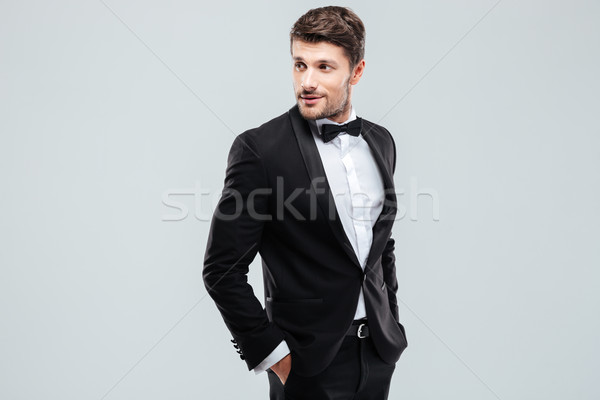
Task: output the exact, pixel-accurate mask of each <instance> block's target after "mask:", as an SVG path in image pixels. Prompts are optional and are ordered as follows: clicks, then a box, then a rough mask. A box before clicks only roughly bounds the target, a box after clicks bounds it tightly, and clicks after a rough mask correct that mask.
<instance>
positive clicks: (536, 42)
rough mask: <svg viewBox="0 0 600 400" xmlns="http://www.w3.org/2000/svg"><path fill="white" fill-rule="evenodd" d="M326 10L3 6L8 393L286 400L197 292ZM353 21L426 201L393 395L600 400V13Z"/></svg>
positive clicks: (3, 307)
mask: <svg viewBox="0 0 600 400" xmlns="http://www.w3.org/2000/svg"><path fill="white" fill-rule="evenodd" d="M319 5H326V4H325V3H319V2H314V1H307V2H282V1H278V2H276V1H258V2H257V1H253V2H242V1H235V2H233V1H220V2H210V3H203V2H197V1H196V2H193V1H169V2H167V1H121V0H106V2H105V3H104V2H103V1H101V0H90V1H74V0H73V1H65V0H60V1H53V2H48V1H20V2H16V1H13V2H7V1H2V2H1V3H0V57H1V61H0V132H1V144H0V164H1V170H0V185H1V186H0V187H1V190H2V195H1V197H0V209H1V210H2V213H1V216H0V221H1V224H0V240H1V243H2V244H1V246H0V265H1V270H0V332H1V340H0V375H1V379H0V398H2V399H221V398H222V399H240V398H249V399H260V398H266V397H267V395H266V393H267V378H266V376H265V375H262V376H254V374H252V373H249V372H248V371H247V369H246V365H245V364H244V363H243V362H241V361H240V360H239V358H238V356H237V354H236V353H235V352H234V351H233V348H232V347H231V344H230V343H229V339H230V335H229V333H228V331H227V330H226V328H225V325H224V324H223V323H222V320H221V317H220V315H219V314H218V312H217V309H216V307H215V306H214V304H213V302H212V300H211V299H210V298H209V297H207V295H206V290H205V289H204V286H203V284H202V281H201V268H202V258H203V254H204V247H205V243H206V238H207V231H208V227H209V223H208V222H207V221H206V219H207V218H206V215H208V214H209V213H210V211H211V210H212V204H211V201H209V200H210V199H212V200H215V199H216V197H217V196H218V194H219V192H220V190H221V188H222V185H223V177H224V170H225V165H226V156H227V152H228V150H229V146H230V145H231V142H232V141H233V139H234V137H235V135H236V134H238V133H240V132H242V131H244V130H246V129H248V128H251V127H255V126H257V125H259V124H261V123H263V122H265V121H267V120H269V119H271V118H273V117H275V116H277V115H280V114H281V113H283V112H285V111H286V110H287V109H289V108H290V107H291V106H292V105H293V104H294V98H293V94H292V84H291V61H290V57H289V47H288V46H289V44H288V36H287V35H288V31H289V28H290V26H291V25H292V24H293V22H294V21H295V20H296V18H298V17H299V16H300V15H301V14H302V13H304V12H305V11H307V10H308V9H309V8H312V7H315V6H319ZM343 5H348V6H350V7H352V8H353V9H354V10H355V11H356V12H357V13H358V14H359V16H360V17H361V18H362V19H363V20H364V22H365V25H366V27H367V51H366V62H367V63H366V71H365V75H364V77H363V79H362V80H361V82H360V83H359V85H358V86H357V87H356V90H355V92H354V98H355V100H354V105H355V107H356V109H357V111H358V114H359V116H363V117H365V118H367V119H370V120H372V121H375V122H379V123H380V124H382V125H384V126H386V127H387V128H388V129H389V130H390V131H391V132H392V133H393V135H394V138H395V140H396V144H397V147H398V165H397V169H396V176H395V181H396V185H397V188H398V190H399V191H401V190H404V192H405V194H404V195H403V196H401V197H400V198H399V200H400V202H401V204H402V205H403V206H404V207H405V209H406V212H407V214H406V215H405V216H404V218H402V219H399V220H398V221H397V222H396V224H395V226H394V236H395V238H396V241H397V259H398V263H397V266H398V279H399V282H400V289H399V299H400V302H401V306H400V315H401V319H402V321H403V323H404V324H405V326H406V330H407V335H408V340H409V347H408V349H407V350H406V352H405V353H404V354H403V356H402V358H401V360H400V362H399V363H398V367H397V370H396V371H397V372H396V374H395V376H394V380H393V386H392V389H391V396H390V398H392V399H436V400H437V399H462V400H467V399H473V400H485V399H501V400H509V399H557V400H558V399H560V400H563V399H597V398H599V397H600V387H599V386H598V384H597V377H598V371H600V362H599V359H600V346H599V344H598V342H599V339H598V336H599V334H600V322H599V319H598V311H599V305H600V304H599V302H600V295H599V294H598V291H597V289H598V278H599V277H600V273H599V272H598V267H599V265H600V263H599V261H600V252H599V246H598V239H599V233H598V226H599V222H600V213H599V212H598V210H597V206H598V204H599V202H600V178H599V174H598V171H599V170H600V136H599V133H600V122H599V119H598V111H599V110H600V107H599V106H600V97H599V95H598V93H599V92H600V79H599V77H598V71H599V70H600V57H599V54H598V50H599V49H600V26H599V23H598V21H599V20H600V5H599V3H598V2H593V1H569V2H567V1H515V0H504V1H500V2H499V3H495V2H493V1H452V2H448V1H441V0H436V1H427V2H423V1H412V2H406V1H404V2H391V1H390V2H383V1H373V2H370V3H367V2H365V1H360V2H358V1H349V2H347V3H343ZM411 180H412V182H415V181H416V182H417V184H416V188H415V187H412V188H411ZM195 188H197V189H195ZM194 191H197V192H198V193H200V192H207V193H209V194H208V195H203V196H199V195H196V196H194V195H192V193H194ZM419 192H423V193H431V194H432V196H429V195H427V194H425V195H420V196H418V198H417V200H418V201H417V202H416V204H414V203H413V204H411V202H410V198H411V196H413V197H414V196H415V195H416V193H419ZM177 193H184V194H177ZM185 193H188V194H185ZM215 194H216V195H215ZM163 200H166V201H167V203H173V202H175V201H176V202H179V203H181V204H183V205H185V207H187V209H188V210H187V215H186V213H185V212H183V211H181V210H178V209H176V208H173V207H168V206H167V205H166V204H165V202H164V201H163ZM434 200H436V201H437V202H438V203H437V204H438V206H435V201H434ZM417 207H418V210H417ZM416 211H418V217H417V218H412V219H411V218H410V213H411V212H412V213H413V214H414V213H415V212H416ZM436 211H439V220H438V221H435V220H434V217H435V213H436ZM195 214H197V216H198V217H196V216H195ZM170 219H171V220H170ZM258 261H259V260H258V259H257V260H255V262H254V263H253V268H252V272H251V276H250V280H251V282H252V283H253V284H254V285H255V287H256V293H257V295H258V296H259V297H260V296H262V289H261V287H260V283H261V276H260V269H259V268H257V267H258V266H259V262H258Z"/></svg>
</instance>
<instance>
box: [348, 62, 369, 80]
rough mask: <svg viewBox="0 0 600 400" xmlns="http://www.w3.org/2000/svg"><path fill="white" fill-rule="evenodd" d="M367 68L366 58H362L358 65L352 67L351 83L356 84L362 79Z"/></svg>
mask: <svg viewBox="0 0 600 400" xmlns="http://www.w3.org/2000/svg"><path fill="white" fill-rule="evenodd" d="M364 70H365V60H364V59H362V60H360V61H359V62H358V64H356V67H354V68H352V77H351V78H350V84H351V85H356V84H357V83H358V81H359V80H360V77H361V76H362V74H363V72H364Z"/></svg>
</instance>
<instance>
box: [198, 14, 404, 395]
mask: <svg viewBox="0 0 600 400" xmlns="http://www.w3.org/2000/svg"><path fill="white" fill-rule="evenodd" d="M290 43H291V45H290V46H291V54H292V60H293V73H292V74H293V83H294V92H295V95H296V102H297V104H296V105H295V106H294V107H292V108H291V109H290V110H289V111H288V112H286V113H284V114H282V115H281V116H279V117H277V118H274V119H273V120H271V121H269V122H267V123H265V124H263V125H261V126H260V127H258V128H255V129H250V130H248V131H246V132H244V133H242V134H240V135H238V136H237V137H236V139H235V140H234V142H233V145H232V147H231V151H230V153H229V158H228V165H227V171H226V178H225V187H224V189H223V193H222V197H221V199H220V201H219V204H218V205H217V208H216V210H215V215H214V217H213V220H212V223H211V228H210V234H209V239H208V244H207V249H206V254H205V263H204V272H203V277H204V282H205V285H206V288H207V290H208V293H209V294H210V295H211V297H212V298H213V299H214V301H215V303H216V305H217V307H218V309H219V311H220V312H221V314H222V316H223V319H224V320H225V324H226V325H227V327H228V328H229V330H230V332H231V334H232V336H233V340H232V342H233V345H234V348H235V349H237V352H238V353H239V354H240V358H241V359H242V360H245V361H246V363H247V365H248V368H249V369H251V370H252V369H253V370H254V372H255V373H260V372H263V371H265V370H266V371H267V374H268V377H269V384H270V396H271V397H270V398H271V399H311V400H318V399H334V398H335V399H386V398H387V396H388V391H389V385H390V381H391V377H392V373H393V371H394V368H395V364H396V361H397V360H398V359H399V357H400V354H401V353H402V351H403V350H404V349H405V347H406V346H407V342H406V336H405V333H404V327H403V326H402V325H401V324H400V322H399V320H398V305H397V300H396V291H397V289H398V283H397V280H396V272H395V257H394V253H393V252H394V239H392V238H391V236H390V235H391V229H392V224H393V221H394V217H395V215H396V196H395V193H394V183H393V178H392V175H393V171H394V168H395V163H396V160H395V158H396V151H395V145H394V142H393V139H392V136H391V134H390V133H389V132H388V131H387V130H386V129H385V128H383V127H381V126H379V125H376V124H374V123H372V122H369V121H367V120H364V119H361V118H357V117H356V113H355V111H354V109H353V107H352V103H351V98H352V87H353V86H354V85H356V84H357V83H358V81H359V80H360V78H361V76H362V74H363V71H364V68H365V61H364V58H363V57H364V43H365V29H364V26H363V23H362V21H361V20H360V18H359V17H358V16H357V15H356V14H355V13H354V12H352V11H351V10H350V9H348V8H343V7H323V8H317V9H313V10H310V11H308V12H307V13H306V14H305V15H303V16H302V17H300V19H298V21H296V23H295V24H294V26H293V27H292V30H291V34H290ZM257 252H258V253H260V255H261V258H262V267H263V280H264V286H265V287H264V290H265V307H266V308H263V306H262V305H261V303H260V302H259V301H258V299H257V298H256V297H255V295H254V293H253V290H252V287H251V286H250V285H249V284H248V282H247V273H248V265H249V264H250V263H251V261H252V260H253V259H254V257H255V255H256V253H257Z"/></svg>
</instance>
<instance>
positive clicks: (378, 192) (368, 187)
mask: <svg viewBox="0 0 600 400" xmlns="http://www.w3.org/2000/svg"><path fill="white" fill-rule="evenodd" d="M354 119H356V112H355V111H354V108H352V111H351V113H350V117H349V118H348V120H346V121H345V122H343V123H341V124H338V123H336V122H334V121H331V120H329V119H327V118H322V119H318V120H309V121H308V124H309V126H310V129H311V132H312V134H313V138H314V140H315V144H316V145H317V149H318V151H319V156H320V157H321V161H322V162H323V168H324V169H325V174H326V175H327V181H328V182H329V187H330V189H331V194H332V196H333V198H334V200H335V206H336V209H337V212H338V215H339V217H340V221H341V223H342V226H343V228H344V232H345V233H346V236H347V237H348V239H349V240H350V244H351V245H352V248H353V249H354V252H355V253H356V257H357V258H358V261H359V262H360V265H361V267H362V268H363V270H364V268H365V265H366V262H367V257H368V255H369V250H370V249H371V243H372V242H373V226H374V225H375V222H376V221H377V218H378V217H379V214H380V213H381V210H382V209H383V200H384V196H385V193H384V187H383V177H382V176H381V172H380V171H379V168H378V167H377V164H376V162H375V159H374V158H373V154H372V153H371V149H370V148H369V145H368V143H367V142H366V141H365V140H364V139H363V136H362V134H361V135H359V136H351V135H348V134H347V133H345V132H341V133H340V134H339V135H338V136H336V137H335V138H334V139H333V140H331V141H329V142H327V143H325V142H323V140H322V139H321V137H320V134H321V133H320V129H321V126H322V125H323V124H337V125H343V124H345V123H348V122H350V121H352V120H354ZM366 316H367V312H366V309H365V300H364V295H363V290H362V287H361V289H360V294H359V298H358V305H357V307H356V313H355V314H354V319H360V318H365V317H366ZM289 353H290V350H289V347H288V345H287V343H286V342H285V340H282V341H281V343H280V344H279V346H277V347H276V348H275V350H273V352H271V354H269V356H267V358H265V359H264V360H263V361H262V362H261V363H260V364H259V365H257V366H256V367H255V368H254V372H255V373H256V374H259V373H261V372H263V371H265V370H266V369H267V368H270V367H271V366H272V365H274V364H275V363H277V362H278V361H279V360H281V359H282V358H283V357H285V356H286V355H288V354H289Z"/></svg>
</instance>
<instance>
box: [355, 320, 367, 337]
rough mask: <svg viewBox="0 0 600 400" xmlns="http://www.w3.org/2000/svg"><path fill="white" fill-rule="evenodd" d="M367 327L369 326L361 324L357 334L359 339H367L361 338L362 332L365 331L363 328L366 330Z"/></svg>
mask: <svg viewBox="0 0 600 400" xmlns="http://www.w3.org/2000/svg"><path fill="white" fill-rule="evenodd" d="M366 325H367V324H360V325H359V326H358V332H356V335H357V336H358V337H359V338H361V339H364V338H366V336H361V334H362V330H363V328H364V327H365V326H366Z"/></svg>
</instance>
